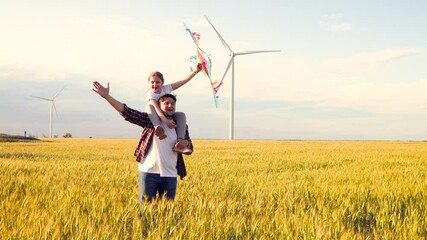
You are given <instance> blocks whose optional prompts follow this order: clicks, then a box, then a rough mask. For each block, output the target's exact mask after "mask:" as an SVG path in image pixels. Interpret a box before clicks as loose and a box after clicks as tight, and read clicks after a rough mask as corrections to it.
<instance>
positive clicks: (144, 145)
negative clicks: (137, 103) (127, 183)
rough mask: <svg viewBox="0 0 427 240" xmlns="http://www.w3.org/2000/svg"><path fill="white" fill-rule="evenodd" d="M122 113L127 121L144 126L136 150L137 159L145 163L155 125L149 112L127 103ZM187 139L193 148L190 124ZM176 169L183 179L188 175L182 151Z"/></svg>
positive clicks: (186, 131)
mask: <svg viewBox="0 0 427 240" xmlns="http://www.w3.org/2000/svg"><path fill="white" fill-rule="evenodd" d="M121 115H122V116H123V117H124V119H125V120H126V121H128V122H130V123H133V124H136V125H138V126H140V127H143V128H144V129H143V130H142V135H141V139H140V140H139V143H138V146H137V147H136V149H135V152H134V156H135V157H136V161H137V162H140V163H144V160H145V157H146V156H147V154H148V150H149V149H150V147H151V144H152V143H153V136H154V126H153V124H152V123H151V121H150V119H149V118H148V114H147V113H145V112H140V111H137V110H134V109H132V108H129V107H128V106H126V104H125V105H124V110H123V112H122V113H121ZM185 140H187V141H188V142H189V146H188V147H189V148H190V149H191V150H193V143H192V141H191V139H190V135H189V134H188V126H187V128H186V130H185ZM176 169H177V171H178V175H179V176H180V178H181V180H182V179H183V178H184V177H185V176H186V175H187V170H186V168H185V163H184V157H183V156H182V154H181V153H178V159H177V163H176Z"/></svg>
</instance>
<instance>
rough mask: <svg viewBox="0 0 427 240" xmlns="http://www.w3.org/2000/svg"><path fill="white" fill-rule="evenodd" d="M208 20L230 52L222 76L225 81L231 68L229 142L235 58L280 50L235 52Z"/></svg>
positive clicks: (232, 109)
mask: <svg viewBox="0 0 427 240" xmlns="http://www.w3.org/2000/svg"><path fill="white" fill-rule="evenodd" d="M205 18H206V20H208V22H209V24H210V25H211V26H212V28H213V29H214V31H215V32H216V34H217V35H218V37H219V39H220V40H221V42H222V44H223V45H224V47H225V48H226V49H227V50H228V51H229V52H230V61H228V65H227V68H226V69H225V72H224V75H223V76H222V79H221V82H222V80H224V78H225V75H227V72H228V70H229V69H230V66H231V82H230V86H231V87H230V127H229V134H228V138H229V140H233V139H234V57H235V56H239V55H248V54H255V53H267V52H280V50H263V51H245V52H237V53H236V52H233V50H231V48H230V46H229V45H228V44H227V42H226V41H225V40H224V38H223V37H222V36H221V34H219V32H218V31H217V30H216V28H215V27H214V25H213V24H212V23H211V21H209V19H208V17H206V16H205Z"/></svg>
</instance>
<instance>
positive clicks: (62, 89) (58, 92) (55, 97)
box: [52, 86, 66, 100]
mask: <svg viewBox="0 0 427 240" xmlns="http://www.w3.org/2000/svg"><path fill="white" fill-rule="evenodd" d="M65 87H66V86H64V87H62V89H61V90H60V91H59V92H57V93H56V94H55V95H54V96H53V97H52V100H53V99H55V98H56V96H58V94H59V93H60V92H62V90H64V88H65Z"/></svg>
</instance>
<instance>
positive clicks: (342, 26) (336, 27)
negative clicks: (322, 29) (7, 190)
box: [327, 23, 351, 32]
mask: <svg viewBox="0 0 427 240" xmlns="http://www.w3.org/2000/svg"><path fill="white" fill-rule="evenodd" d="M327 28H328V30H329V31H331V32H344V31H350V30H351V24H349V23H338V24H329V25H328V26H327Z"/></svg>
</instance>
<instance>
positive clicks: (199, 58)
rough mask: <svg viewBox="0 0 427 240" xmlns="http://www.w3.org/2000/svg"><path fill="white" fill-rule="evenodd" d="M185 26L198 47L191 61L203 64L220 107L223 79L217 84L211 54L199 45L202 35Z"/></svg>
mask: <svg viewBox="0 0 427 240" xmlns="http://www.w3.org/2000/svg"><path fill="white" fill-rule="evenodd" d="M184 27H185V30H186V31H187V32H188V33H189V34H190V36H191V38H192V39H193V41H194V44H196V49H197V54H196V55H194V56H191V57H190V62H192V63H193V64H196V65H197V64H201V65H202V71H203V73H204V74H205V75H206V76H207V77H208V78H209V82H210V83H211V88H212V93H213V97H214V101H215V106H216V107H218V89H219V87H220V86H221V85H222V80H221V82H220V83H218V84H217V81H215V80H213V79H212V75H211V74H212V62H211V59H210V58H209V56H208V55H207V54H206V53H205V52H204V51H203V50H202V49H201V48H200V47H199V40H200V35H199V34H198V33H196V32H192V31H191V30H190V29H189V28H188V27H187V26H186V25H185V24H184Z"/></svg>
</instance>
